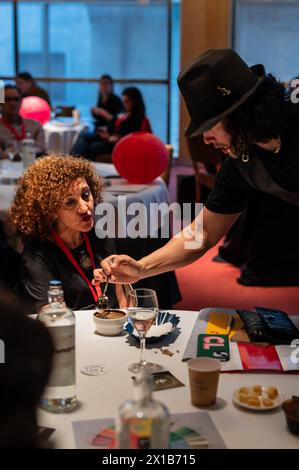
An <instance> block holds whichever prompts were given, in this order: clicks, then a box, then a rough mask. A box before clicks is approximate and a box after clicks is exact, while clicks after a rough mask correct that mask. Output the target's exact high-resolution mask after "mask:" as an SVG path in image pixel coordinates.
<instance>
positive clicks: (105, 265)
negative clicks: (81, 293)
mask: <svg viewBox="0 0 299 470" xmlns="http://www.w3.org/2000/svg"><path fill="white" fill-rule="evenodd" d="M101 267H102V268H101V269H95V270H94V272H93V274H94V279H93V281H92V283H93V284H97V283H99V282H105V281H106V280H107V278H108V277H109V281H110V282H113V283H115V284H133V283H134V282H137V281H139V279H140V278H141V274H142V267H141V263H140V261H136V260H135V259H133V258H130V256H127V255H112V256H109V257H108V258H106V259H104V260H103V261H102V262H101Z"/></svg>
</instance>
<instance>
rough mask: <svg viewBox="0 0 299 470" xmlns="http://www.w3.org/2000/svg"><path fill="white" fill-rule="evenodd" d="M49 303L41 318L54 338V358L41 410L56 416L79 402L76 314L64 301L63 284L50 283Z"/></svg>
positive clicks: (57, 282) (58, 282)
mask: <svg viewBox="0 0 299 470" xmlns="http://www.w3.org/2000/svg"><path fill="white" fill-rule="evenodd" d="M48 300H49V304H48V305H47V306H46V307H44V308H43V309H42V310H41V312H40V314H39V315H38V317H37V318H38V320H39V321H41V322H42V323H43V324H44V325H45V326H46V327H47V328H49V332H50V334H51V337H52V341H53V346H54V359H53V366H52V372H51V375H50V379H49V382H48V384H47V387H46V389H45V391H44V395H43V397H42V399H41V401H40V407H41V408H43V409H45V410H46V411H51V412H53V413H63V412H67V411H71V410H73V409H74V408H75V407H76V405H77V399H76V368H75V359H76V358H75V315H74V313H73V312H72V310H70V309H69V308H68V307H67V306H66V305H65V302H64V298H63V290H62V283H61V281H56V280H53V281H51V282H50V286H49V290H48Z"/></svg>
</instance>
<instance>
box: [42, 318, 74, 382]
mask: <svg viewBox="0 0 299 470" xmlns="http://www.w3.org/2000/svg"><path fill="white" fill-rule="evenodd" d="M49 331H50V333H51V337H52V341H53V346H54V358H53V367H52V372H51V376H50V380H49V382H48V387H65V386H69V385H74V384H75V377H76V375H75V374H76V370H75V361H76V358H75V325H67V326H56V327H51V328H49Z"/></svg>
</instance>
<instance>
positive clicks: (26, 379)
mask: <svg viewBox="0 0 299 470" xmlns="http://www.w3.org/2000/svg"><path fill="white" fill-rule="evenodd" d="M24 313H25V312H24V309H23V308H21V307H20V305H19V303H18V302H17V300H16V299H15V297H14V296H13V295H12V294H11V293H9V292H8V291H6V290H4V289H3V288H0V338H1V340H2V341H3V343H4V345H5V351H4V353H5V357H4V360H5V362H4V363H3V364H0V370H1V373H0V449H37V448H41V447H42V446H43V443H42V442H41V441H40V437H39V429H38V426H37V406H38V403H39V400H40V398H41V396H42V393H43V390H44V387H45V386H46V383H47V381H48V378H49V375H50V371H51V364H52V343H51V338H50V335H49V333H48V331H47V329H46V328H45V327H44V326H43V325H42V323H41V322H38V321H36V320H33V319H31V318H28V317H26V316H25V315H24ZM2 360H3V358H1V357H0V362H1V361H2Z"/></svg>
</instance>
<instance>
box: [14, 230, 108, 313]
mask: <svg viewBox="0 0 299 470" xmlns="http://www.w3.org/2000/svg"><path fill="white" fill-rule="evenodd" d="M88 237H89V240H90V244H91V247H92V250H93V255H94V260H95V263H96V266H99V264H100V261H101V260H102V259H104V258H105V257H106V256H109V255H111V254H113V253H115V251H116V250H115V245H114V242H113V241H112V240H110V239H99V238H97V236H96V234H95V232H94V230H91V231H90V232H89V233H88ZM71 252H72V254H73V256H74V257H75V259H76V261H77V262H78V263H79V260H80V258H81V257H82V254H84V253H85V252H86V247H85V243H82V245H80V246H79V247H78V248H76V249H75V250H71ZM84 272H85V274H86V276H87V278H88V279H89V280H90V281H91V280H92V279H93V270H92V268H91V269H85V270H84ZM53 279H59V280H61V282H62V288H63V291H64V300H65V303H66V305H67V306H68V307H70V308H71V309H73V310H80V309H88V308H90V309H93V308H94V298H93V295H92V293H91V291H90V289H89V287H88V285H87V283H86V282H85V280H84V279H82V277H81V276H80V274H79V273H78V271H77V270H76V268H75V267H74V266H73V265H72V263H71V262H70V261H69V260H68V258H67V257H66V255H65V254H64V253H63V252H62V250H61V249H60V248H59V247H58V246H57V245H56V244H55V243H54V242H52V241H48V240H46V241H32V242H28V243H27V244H26V245H25V247H24V250H23V253H22V266H21V275H20V280H19V284H18V291H19V293H20V295H21V296H23V297H24V300H26V301H27V302H29V303H31V305H32V308H33V311H35V312H36V311H37V310H38V309H39V308H40V307H42V306H44V305H46V304H47V303H48V295H47V294H48V289H49V282H50V281H51V280H53ZM107 295H108V297H109V300H110V301H111V304H112V305H111V307H116V306H117V302H116V297H115V289H114V286H113V285H112V284H109V287H108V291H107Z"/></svg>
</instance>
